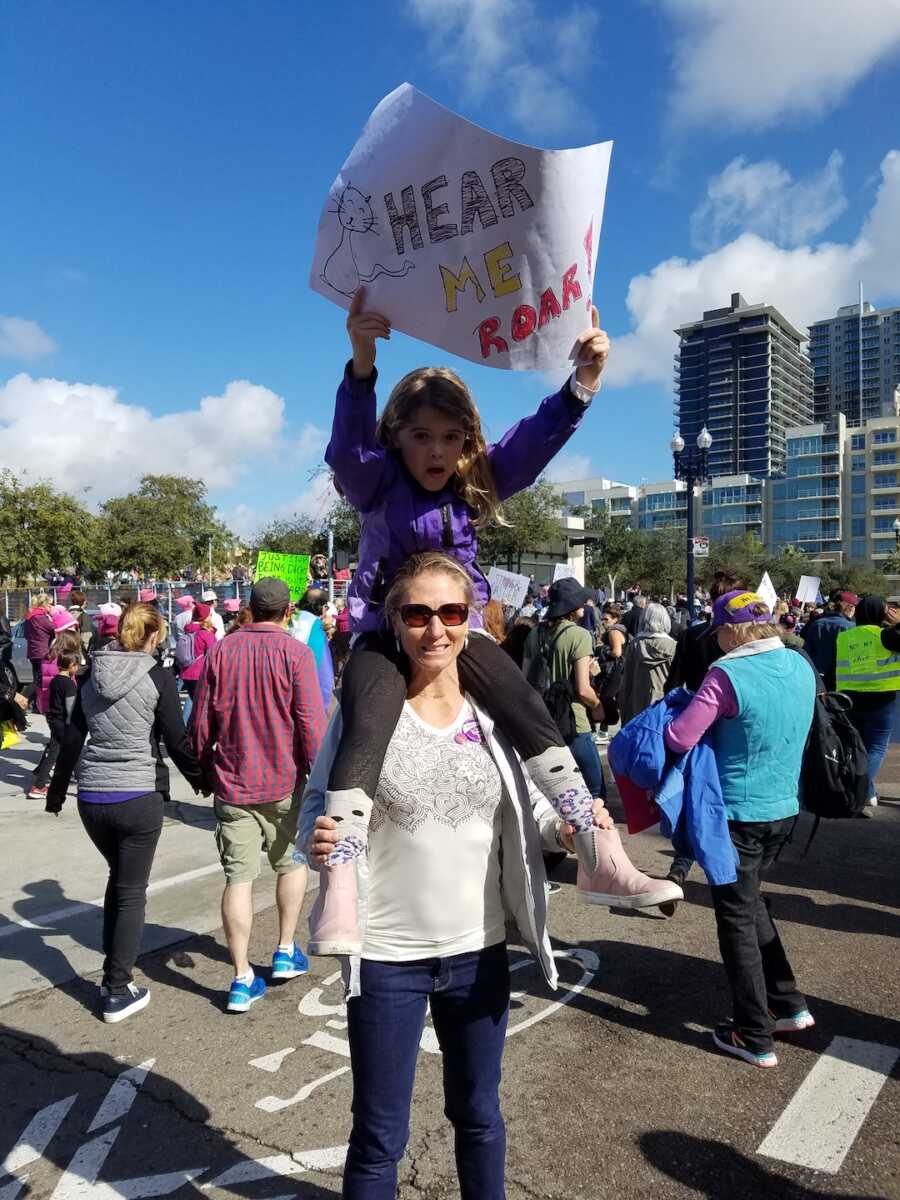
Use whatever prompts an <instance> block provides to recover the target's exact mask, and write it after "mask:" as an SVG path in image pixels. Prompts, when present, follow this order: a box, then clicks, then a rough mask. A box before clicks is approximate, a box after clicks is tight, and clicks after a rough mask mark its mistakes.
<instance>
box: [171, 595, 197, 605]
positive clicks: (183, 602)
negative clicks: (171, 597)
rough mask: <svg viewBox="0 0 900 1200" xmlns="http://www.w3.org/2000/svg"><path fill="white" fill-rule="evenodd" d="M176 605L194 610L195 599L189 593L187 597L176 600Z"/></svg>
mask: <svg viewBox="0 0 900 1200" xmlns="http://www.w3.org/2000/svg"><path fill="white" fill-rule="evenodd" d="M175 603H176V604H177V605H178V607H179V608H193V607H194V597H193V596H191V595H190V594H189V593H185V595H183V596H179V597H178V598H177V599H176V601H175Z"/></svg>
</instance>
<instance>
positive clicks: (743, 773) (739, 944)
mask: <svg viewBox="0 0 900 1200" xmlns="http://www.w3.org/2000/svg"><path fill="white" fill-rule="evenodd" d="M712 627H713V629H714V630H715V636H716V637H717V638H718V642H719V646H720V648H721V650H722V652H723V656H722V657H721V658H720V659H718V660H717V661H716V663H715V664H714V665H713V666H711V667H710V669H709V670H708V671H707V673H706V677H705V679H704V681H703V683H702V684H701V686H700V688H699V689H698V691H697V694H696V695H695V696H694V698H693V700H691V702H690V704H688V706H687V708H685V710H684V712H683V713H682V714H681V715H680V716H679V717H676V718H675V720H674V721H672V723H671V724H670V725H669V727H668V729H667V730H666V734H665V741H666V745H667V746H668V748H669V749H670V750H672V751H674V752H675V753H676V754H684V753H686V752H687V751H688V750H690V749H692V748H693V747H694V746H695V745H696V744H697V743H698V742H699V741H700V739H701V738H702V737H703V736H704V734H706V733H707V732H708V733H709V735H710V738H711V740H712V744H713V750H714V752H715V757H716V766H717V767H718V770H719V780H720V782H721V785H722V797H723V799H724V802H725V811H726V815H727V817H728V828H729V832H730V833H731V840H732V842H733V843H734V846H735V849H736V850H737V854H738V866H737V880H736V881H735V882H734V883H728V884H723V885H722V886H719V887H713V888H711V889H710V890H711V893H712V899H713V908H714V910H715V914H716V929H717V932H718V937H719V950H720V952H721V955H722V962H723V964H724V966H725V972H726V974H727V976H728V982H729V985H730V988H731V994H732V1003H733V1017H732V1020H731V1021H724V1022H722V1023H721V1024H718V1025H717V1026H716V1027H715V1029H714V1030H713V1040H714V1042H715V1044H716V1045H717V1046H718V1047H719V1049H720V1050H724V1051H725V1052H726V1053H728V1054H732V1055H734V1056H735V1057H736V1058H740V1059H743V1060H744V1061H745V1062H749V1063H752V1064H753V1066H756V1067H775V1066H777V1065H778V1059H777V1058H776V1056H775V1049H774V1046H775V1043H774V1040H773V1035H774V1034H776V1033H794V1032H797V1031H799V1030H801V1029H809V1028H810V1027H811V1026H813V1025H814V1024H815V1021H814V1020H813V1018H812V1015H811V1013H810V1012H809V1010H808V1009H807V1007H806V1000H805V999H804V997H803V996H802V995H801V993H800V991H799V990H798V988H797V983H796V981H795V979H794V973H793V971H792V970H791V965H790V963H789V962H788V959H787V955H786V954H785V951H784V947H783V946H782V944H781V939H780V938H779V936H778V931H777V929H776V928H775V923H774V922H773V920H772V916H771V913H770V912H769V907H768V904H767V902H766V900H765V899H764V898H763V896H762V895H761V893H760V882H761V876H762V873H763V871H764V870H765V868H766V867H768V866H769V865H770V864H771V863H772V861H773V860H774V859H775V857H776V856H777V854H778V851H779V850H780V849H781V847H782V846H783V845H784V843H785V842H786V841H787V839H788V838H789V836H790V833H791V829H792V828H793V824H794V818H795V817H796V816H797V814H798V812H799V811H800V802H799V798H798V794H799V783H800V767H801V764H802V761H803V751H804V748H805V746H806V738H807V735H808V734H809V729H810V725H811V724H812V715H813V705H814V702H815V695H816V683H815V672H814V670H813V668H812V666H811V665H810V663H809V662H807V660H806V659H805V658H804V656H803V655H801V654H798V653H797V652H796V651H794V650H789V649H788V648H787V647H786V646H785V645H784V644H783V642H782V640H781V638H780V637H779V636H778V628H777V626H776V625H775V624H774V623H773V617H772V614H771V612H770V610H769V608H768V607H767V606H766V604H765V603H764V602H763V600H762V598H761V597H760V596H758V595H756V594H755V593H754V592H744V591H731V592H726V593H725V595H723V596H720V597H719V598H718V600H716V602H715V604H714V605H713V616H712Z"/></svg>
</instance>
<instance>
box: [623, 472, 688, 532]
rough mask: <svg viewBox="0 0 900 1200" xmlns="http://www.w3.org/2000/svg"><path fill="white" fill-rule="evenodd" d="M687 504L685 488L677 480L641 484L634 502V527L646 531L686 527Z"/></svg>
mask: <svg viewBox="0 0 900 1200" xmlns="http://www.w3.org/2000/svg"><path fill="white" fill-rule="evenodd" d="M687 506H688V493H687V488H686V487H685V485H684V484H683V483H681V482H679V481H678V480H675V479H672V480H666V481H665V482H664V483H645V484H642V485H641V487H640V489H639V492H638V498H637V504H636V508H637V512H636V518H637V523H636V528H638V529H642V530H644V531H647V532H653V531H654V530H659V529H686V528H687Z"/></svg>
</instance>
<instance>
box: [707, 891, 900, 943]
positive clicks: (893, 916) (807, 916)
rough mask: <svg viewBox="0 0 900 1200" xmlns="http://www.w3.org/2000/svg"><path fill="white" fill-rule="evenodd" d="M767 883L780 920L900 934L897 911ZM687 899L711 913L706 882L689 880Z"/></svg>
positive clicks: (766, 893) (843, 930)
mask: <svg viewBox="0 0 900 1200" xmlns="http://www.w3.org/2000/svg"><path fill="white" fill-rule="evenodd" d="M768 882H776V881H775V880H772V879H767V880H764V882H763V895H764V896H765V898H766V901H767V903H768V904H769V905H770V906H771V912H772V916H773V917H774V918H775V921H776V922H777V923H780V922H782V921H792V922H794V923H795V924H797V925H810V926H812V927H813V928H815V929H831V930H833V931H834V932H835V933H873V934H876V935H879V936H881V937H900V914H898V913H893V912H885V911H884V909H881V908H869V907H867V906H866V905H864V904H842V903H840V902H838V903H836V904H830V903H828V901H824V902H822V901H818V900H814V899H813V898H812V897H811V896H804V895H803V894H802V893H800V892H773V891H770V890H769V889H767V888H766V887H765V884H766V883H768ZM778 882H780V881H778ZM803 886H809V887H812V886H813V885H812V884H804V885H803ZM816 890H818V889H816ZM684 898H685V901H686V902H687V903H689V904H694V905H696V906H697V907H698V908H708V909H709V910H710V912H712V899H711V897H710V894H709V888H708V887H707V886H706V885H705V884H702V883H694V882H693V880H688V881H687V883H686V884H685V885H684ZM882 903H887V902H886V901H883V902H882Z"/></svg>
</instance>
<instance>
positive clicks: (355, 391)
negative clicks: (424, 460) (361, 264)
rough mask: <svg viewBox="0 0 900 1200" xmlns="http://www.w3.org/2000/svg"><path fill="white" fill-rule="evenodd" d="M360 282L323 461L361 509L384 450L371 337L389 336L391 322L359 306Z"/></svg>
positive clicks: (369, 496)
mask: <svg viewBox="0 0 900 1200" xmlns="http://www.w3.org/2000/svg"><path fill="white" fill-rule="evenodd" d="M364 302H365V288H358V289H357V291H356V293H355V295H354V297H353V300H352V301H351V304H350V312H349V315H348V316H347V333H348V334H349V336H350V345H351V346H352V348H353V357H352V359H351V361H350V362H349V363H348V364H347V368H346V370H345V372H344V378H343V379H342V380H341V384H340V387H339V388H338V392H337V400H336V401H335V406H334V420H333V422H332V426H331V441H330V442H329V443H328V448H327V449H326V451H325V461H326V462H327V463H328V465H329V467H331V469H332V471H334V477H335V480H336V481H337V483H338V485H339V486H340V489H341V491H342V492H343V494H344V496H345V497H346V498H347V500H348V501H349V502H350V503H351V504H352V505H353V506H354V508H359V509H365V508H367V507H368V505H369V504H370V503H371V502H372V500H373V499H374V497H375V493H376V492H377V490H378V485H379V484H380V482H381V477H382V473H383V470H384V463H385V458H386V455H385V450H384V447H383V446H379V444H378V442H377V440H376V438H375V403H376V401H375V381H376V379H377V377H378V372H377V371H376V370H375V340H376V338H384V339H385V340H387V339H389V338H390V336H391V326H390V323H389V322H388V320H387V319H386V318H385V317H383V316H381V315H380V313H373V312H363V303H364Z"/></svg>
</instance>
